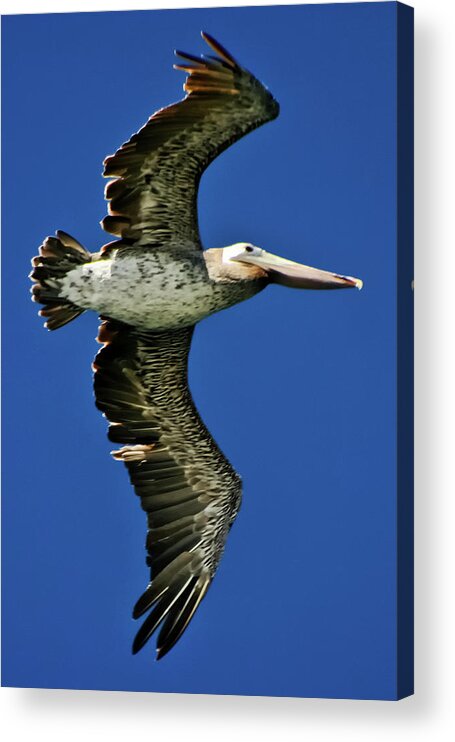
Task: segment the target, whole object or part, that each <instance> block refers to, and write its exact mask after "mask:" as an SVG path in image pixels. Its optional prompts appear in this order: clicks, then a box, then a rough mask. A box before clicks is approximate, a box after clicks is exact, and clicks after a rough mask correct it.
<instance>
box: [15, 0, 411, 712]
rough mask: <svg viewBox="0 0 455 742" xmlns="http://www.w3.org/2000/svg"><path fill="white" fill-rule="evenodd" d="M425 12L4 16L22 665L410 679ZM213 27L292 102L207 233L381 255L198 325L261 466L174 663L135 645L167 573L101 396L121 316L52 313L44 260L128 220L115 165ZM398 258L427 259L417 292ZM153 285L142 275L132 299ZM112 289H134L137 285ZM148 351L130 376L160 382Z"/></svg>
mask: <svg viewBox="0 0 455 742" xmlns="http://www.w3.org/2000/svg"><path fill="white" fill-rule="evenodd" d="M403 14H404V15H403ZM400 17H401V18H404V21H403V23H404V25H402V26H400V23H401V21H400ZM411 23H412V12H411V11H410V9H405V8H404V7H403V6H401V7H399V6H398V5H397V4H395V3H372V4H370V3H366V4H362V3H359V4H345V5H307V6H305V5H303V6H290V7H262V8H256V7H255V8H235V9H234V8H223V9H211V10H210V9H209V10H208V9H203V10H175V11H170V10H166V11H153V12H151V11H150V12H146V11H144V12H112V13H90V14H88V13H77V14H67V15H29V16H9V17H6V18H4V19H3V55H4V58H3V60H4V65H3V69H4V81H3V85H4V88H3V89H4V111H5V113H4V122H3V137H4V139H3V153H4V188H3V198H4V202H3V214H4V232H3V245H4V250H3V261H4V269H3V275H4V285H3V296H4V318H5V321H4V343H5V353H4V387H5V395H4V419H5V426H4V436H3V440H4V481H3V526H4V535H3V548H4V558H3V590H4V593H3V683H4V684H5V685H9V686H27V687H40V688H80V689H114V690H136V691H161V692H185V693H217V694H252V695H278V696H320V697H345V698H359V699H361V698H376V699H395V698H397V697H399V696H402V695H406V694H407V693H409V692H411V681H410V680H409V677H410V670H409V668H410V662H411V659H412V657H411V654H412V651H411V650H409V646H410V645H409V642H408V644H407V645H406V646H407V647H408V650H407V651H408V655H407V657H406V658H405V662H406V667H405V673H407V676H406V677H407V678H408V681H407V683H404V684H403V683H401V684H400V673H402V672H403V668H402V665H401V664H400V662H401V655H400V653H401V652H402V648H401V646H402V645H401V644H400V642H403V640H405V641H407V640H408V637H409V636H410V634H411V632H412V623H411V620H410V618H409V611H410V610H411V609H410V606H411V603H410V602H409V601H408V603H407V604H406V606H404V609H403V610H404V611H408V613H403V614H402V615H403V616H405V618H404V619H400V605H401V604H400V601H402V596H403V595H407V594H408V592H409V590H410V589H411V587H412V586H411V583H410V580H409V564H410V562H409V548H408V545H409V529H410V527H411V526H410V523H409V519H408V518H409V514H408V510H409V507H408V506H409V500H406V501H403V500H400V497H401V494H400V492H399V491H398V490H397V477H398V478H399V466H398V454H397V389H398V377H397V368H399V365H398V366H397V364H399V363H400V357H397V317H398V318H399V312H400V302H403V301H404V305H405V310H403V311H405V313H406V312H407V311H408V307H409V306H410V305H409V299H406V300H402V299H401V298H400V291H401V290H402V289H403V287H404V286H405V287H406V291H407V292H408V293H407V294H406V296H408V294H409V295H410V278H411V275H410V274H409V275H408V273H407V272H406V271H407V270H408V268H407V267H406V266H405V267H404V268H400V266H402V265H404V264H402V263H401V262H400V252H399V250H398V247H397V228H398V234H404V233H403V228H401V227H400V221H399V217H400V214H398V212H397V203H398V204H399V203H400V201H399V199H398V191H397V163H398V162H399V160H398V159H397V136H398V135H399V134H400V132H399V130H398V128H397V127H398V123H397V121H398V122H399V119H397V115H398V113H399V110H400V108H399V106H400V104H398V108H397V71H398V80H400V77H399V75H400V64H401V63H403V64H404V68H405V69H406V70H407V73H406V74H408V78H406V77H404V78H403V82H402V89H401V96H402V98H401V99H402V100H404V99H406V100H409V96H410V95H411V88H410V82H409V70H411V69H412V57H411V49H410V44H411V34H412V31H411ZM201 29H204V30H206V31H207V32H208V33H210V34H212V35H213V36H214V37H215V38H216V39H218V40H219V41H220V42H221V43H222V44H223V45H224V46H225V47H226V48H227V49H229V51H230V52H231V53H232V54H233V55H234V56H235V58H236V59H238V60H239V62H240V63H241V64H242V65H244V66H245V67H246V68H247V69H249V70H251V71H252V72H253V73H254V74H255V75H256V76H257V77H258V78H259V79H260V80H261V81H264V83H266V85H267V86H268V88H269V89H270V91H272V92H273V95H274V96H275V97H276V99H277V101H279V104H280V107H281V112H280V115H279V117H278V118H276V119H275V120H273V121H271V122H269V123H267V124H266V125H264V126H262V127H261V128H258V130H257V131H255V132H254V133H252V134H251V135H249V136H247V137H245V138H243V139H241V140H240V141H239V142H237V143H236V144H235V145H234V146H232V147H230V148H229V149H228V150H227V151H225V152H223V153H222V154H221V155H220V157H218V158H217V159H216V161H215V162H214V163H213V164H212V165H211V166H210V168H209V169H208V171H207V172H206V173H205V174H204V176H203V178H202V181H201V186H200V194H199V222H200V231H201V236H202V241H203V244H204V246H205V247H219V246H225V245H232V244H236V243H239V242H245V243H248V244H250V245H254V246H260V248H262V249H264V250H265V251H267V252H270V253H273V254H275V255H280V256H283V257H285V258H288V259H290V260H293V261H296V262H298V263H303V264H305V265H310V266H318V267H321V268H324V269H331V270H333V271H335V272H336V273H337V274H339V275H354V276H358V277H360V278H361V279H362V280H363V281H364V288H363V290H362V291H361V292H358V291H356V290H352V291H309V290H290V289H289V288H286V287H285V286H280V285H271V286H269V287H268V288H266V290H265V291H263V292H261V293H259V294H258V295H257V296H255V297H254V298H252V299H251V300H249V301H247V302H244V303H239V304H236V305H235V306H233V307H231V308H230V309H227V310H226V311H222V312H219V313H215V314H213V316H210V317H209V318H207V319H204V320H203V321H202V322H201V323H200V324H199V325H198V326H197V328H196V331H195V335H194V339H193V344H192V349H191V356H190V384H191V389H192V392H193V396H194V399H195V401H196V403H197V406H198V409H199V411H200V413H201V416H202V418H203V419H204V421H205V423H206V425H207V428H208V429H209V430H210V431H211V433H212V434H213V436H214V438H215V440H216V441H217V443H218V444H219V446H220V448H221V450H222V451H223V452H224V454H225V455H226V457H227V458H228V460H229V461H230V462H231V463H232V466H233V467H234V468H235V470H236V471H237V472H239V473H240V474H241V476H242V479H243V503H242V507H241V509H240V512H239V515H238V517H237V519H236V521H235V523H234V525H233V527H232V530H231V531H230V533H229V537H228V539H227V545H226V549H225V553H224V555H223V557H222V559H221V561H220V565H219V568H218V570H217V573H216V575H215V577H214V580H213V583H212V584H211V586H210V589H209V590H208V592H207V595H206V596H205V597H204V599H203V601H202V602H201V604H200V606H199V608H198V609H197V611H196V614H195V616H194V618H193V620H192V621H191V623H190V625H189V627H188V629H187V630H186V631H185V633H184V634H183V636H182V637H181V639H180V640H179V641H178V642H177V644H176V645H175V646H174V647H173V648H172V650H171V651H170V652H169V653H168V654H167V655H166V656H165V657H164V658H163V659H162V660H160V661H159V662H156V661H155V647H154V645H155V640H156V634H155V635H154V636H153V637H152V639H151V640H150V641H149V643H148V644H147V645H146V646H145V647H144V648H143V649H142V651H141V652H139V653H138V654H137V655H133V654H132V653H131V643H132V641H133V638H134V635H135V633H136V631H137V628H138V622H134V621H133V620H132V618H131V609H132V606H133V605H134V603H135V601H136V600H137V598H138V597H139V595H141V593H142V592H143V591H144V589H145V588H146V586H147V583H148V580H149V569H148V567H146V565H145V563H144V557H145V551H144V538H145V532H146V519H145V514H144V512H143V511H142V510H141V508H140V503H139V500H138V498H136V497H135V496H134V494H133V489H132V487H131V485H130V483H129V481H128V477H127V473H126V471H125V470H124V467H123V465H121V464H120V463H115V462H113V461H112V460H111V459H110V457H109V451H110V450H111V449H112V448H114V447H119V445H118V444H115V443H114V444H113V443H110V442H109V441H108V440H107V438H106V428H107V422H106V420H105V419H103V417H102V416H101V414H100V412H99V411H97V410H96V409H95V406H94V399H93V392H92V381H91V371H90V364H91V363H92V360H93V357H94V354H95V352H96V351H97V350H99V346H98V345H97V344H96V343H95V336H96V334H97V327H98V319H97V316H96V313H95V312H85V313H84V314H82V315H81V316H80V317H78V318H76V319H75V320H74V321H71V322H70V323H69V324H68V325H67V326H65V327H63V328H62V329H59V330H58V331H56V332H52V333H50V332H47V331H45V330H44V329H43V327H42V324H43V320H42V319H40V318H39V317H38V316H37V309H38V308H39V306H38V305H37V304H32V303H31V301H30V297H29V294H28V285H27V274H28V272H29V270H30V259H31V258H32V256H33V255H36V254H37V249H38V246H39V245H40V244H41V242H42V240H43V238H44V237H45V236H46V235H52V234H54V232H55V230H56V229H62V230H65V231H66V232H68V233H69V234H71V235H74V236H75V237H76V238H77V239H78V240H80V242H81V243H82V244H83V245H84V246H86V247H87V248H88V249H89V250H90V251H92V252H95V251H97V250H99V249H100V247H101V245H103V244H104V243H106V242H108V241H109V240H110V239H111V238H110V237H109V236H106V234H105V233H103V232H102V231H101V230H100V227H99V225H98V222H99V220H100V219H102V218H103V217H104V216H105V214H106V204H105V202H104V200H103V186H104V183H103V181H102V179H101V177H100V170H101V163H102V160H103V159H104V158H105V157H106V156H107V155H109V154H112V153H113V152H115V150H116V149H117V148H118V147H119V146H120V144H121V143H122V142H124V141H126V140H127V139H128V138H129V137H130V136H131V134H132V133H133V132H134V131H137V129H138V128H139V127H140V126H142V125H143V124H144V123H145V122H146V121H147V118H148V117H149V116H150V115H151V113H152V112H154V111H156V110H157V109H159V108H161V107H163V106H165V105H168V104H170V103H172V102H173V101H176V100H178V99H179V98H180V97H181V96H182V91H181V88H182V83H183V81H184V73H183V72H177V71H174V70H173V69H172V63H173V62H174V61H175V60H174V57H173V50H174V48H178V49H184V50H185V51H188V52H190V53H192V54H196V55H199V54H201V53H203V52H206V51H207V47H206V45H205V43H204V42H203V40H202V39H201V37H200V31H201ZM400 29H401V31H400ZM403 29H404V31H403ZM402 32H403V34H404V35H403V36H400V33H402ZM401 38H403V40H404V41H403V44H404V46H403V50H404V51H400V50H399V49H398V50H397V39H398V44H399V43H400V39H401ZM400 54H401V57H400ZM400 59H401V62H400ZM397 63H398V67H397ZM219 69H221V78H218V80H219V79H221V80H222V81H223V80H224V82H222V84H224V85H227V84H229V85H230V84H232V82H228V83H226V82H225V80H226V79H227V78H226V74H227V75H228V77H229V75H232V69H230V68H229V63H228V65H227V67H221V68H219ZM226 70H227V72H226ZM218 74H219V73H218ZM223 74H224V77H223ZM220 84H221V83H220ZM199 95H201V94H200V93H199ZM406 96H407V97H406ZM235 97H236V96H235V94H232V95H231V97H230V101H231V99H232V100H234V99H235ZM399 100H400V98H399ZM230 104H231V103H230ZM406 120H407V121H408V123H409V121H410V119H409V114H408V118H407V119H406ZM219 124H220V126H221V121H220V122H219ZM409 132H411V129H409ZM411 133H412V132H411ZM217 136H219V131H218V127H215V129H214V131H213V134H212V138H216V137H217ZM398 141H400V139H398ZM409 141H410V140H409V137H408V139H406V136H405V137H404V138H403V146H404V147H405V148H406V147H408V146H409V144H408V142H409ZM185 166H186V165H185ZM179 167H183V165H181V163H180V165H179ZM179 167H176V169H175V173H174V176H173V178H172V179H171V181H172V182H174V183H175V182H177V180H178V178H179V172H180V171H179ZM406 167H407V170H406V173H405V176H406V178H407V180H406V181H403V183H404V185H407V187H408V191H407V193H408V194H409V193H410V190H409V183H410V180H409V179H410V177H411V170H410V165H409V166H408V165H406ZM171 181H168V185H167V186H166V187H167V188H170V182H171ZM188 189H189V190H190V186H188ZM184 190H185V189H184V188H183V191H184ZM183 191H182V192H183ZM184 196H185V194H184V193H183V196H182V197H184ZM132 198H133V197H132ZM397 199H398V201H397ZM133 202H134V198H133ZM135 203H137V201H136V202H135ZM171 206H172V205H171ZM409 208H410V207H409V203H407V204H404V206H403V211H402V213H401V218H402V219H404V218H406V215H407V214H408V215H409ZM406 209H407V211H406ZM181 224H182V220H179V222H178V228H180V226H181ZM403 224H404V232H406V224H405V223H404V222H403ZM400 228H401V232H400ZM112 239H115V237H112ZM404 239H405V240H407V245H410V243H409V235H407V234H404ZM128 249H129V250H131V247H129V248H128V247H127V248H125V250H128ZM400 249H401V247H400ZM242 250H243V248H242ZM69 253H70V256H73V257H74V256H75V255H76V254H77V248H74V247H73V248H70V249H69ZM242 254H243V257H244V258H245V252H244V251H243V253H242ZM407 254H408V255H410V254H411V253H410V247H409V251H408V253H407ZM236 255H237V257H238V253H236ZM234 257H235V256H234ZM226 265H227V266H228V268H229V269H231V268H232V266H233V265H234V266H236V265H237V266H238V265H240V266H243V267H245V266H247V263H245V261H244V262H243V263H242V262H240V263H239V262H238V261H237V263H236V262H235V261H229V260H228V262H227V263H226ZM250 266H251V263H250ZM269 268H270V266H269ZM281 268H283V265H281ZM274 270H275V274H274V275H275V276H276V265H275V268H274ZM291 270H292V271H295V270H297V272H298V269H295V268H292V269H291ZM397 270H398V272H399V271H400V270H404V271H405V275H404V281H403V284H402V285H401V284H400V285H399V286H398V289H399V291H398V295H397ZM46 275H48V274H46ZM261 275H263V276H264V275H267V273H266V274H261ZM42 277H43V273H42V274H41V278H42ZM288 278H289V276H288ZM408 279H409V280H408ZM43 280H44V279H43ZM333 280H340V279H333ZM114 288H115V287H114ZM136 289H137V285H136V282H135V281H133V282H132V284H131V286H130V291H131V294H132V296H137V294H135V293H134V292H135V291H136ZM403 290H404V289H403ZM49 291H50V293H51V295H53V296H55V294H52V289H49ZM114 293H115V295H116V299H117V298H118V300H119V301H120V300H122V301H124V300H125V296H126V299H127V298H128V297H127V294H128V292H127V291H126V290H125V285H120V289H119V290H117V291H116V292H114ZM397 296H398V301H397ZM403 296H404V294H403ZM190 302H191V299H190ZM145 304H146V302H145V303H144V307H142V306H139V310H142V309H144V312H145V311H146V306H145ZM404 305H403V306H404ZM135 307H136V309H137V308H138V302H137V300H136V299H135ZM174 308H175V305H174ZM117 329H118V328H117ZM400 331H401V330H400ZM122 332H123V330H122ZM408 340H409V337H408V336H406V338H405V339H404V340H403V343H402V344H401V346H400V347H402V348H405V349H406V348H408V344H407V343H408ZM135 342H136V341H135ZM116 347H117V346H116ZM128 347H130V346H128ZM134 348H136V346H134ZM131 352H132V354H133V356H134V353H136V352H137V351H136V350H134V349H133V351H131ZM125 353H126V351H125ZM144 353H145V351H144ZM146 355H147V354H146ZM147 357H149V358H150V356H147ZM408 357H410V356H408ZM134 358H135V359H136V360H137V356H134ZM134 368H135V369H136V370H134V369H133V371H130V376H128V374H125V375H124V376H123V377H122V378H123V379H125V378H126V379H127V380H129V381H131V378H133V377H134V374H136V377H134V378H137V373H139V372H138V371H137V367H134ZM131 374H133V377H132V376H131ZM114 376H115V373H114ZM106 384H107V386H109V384H108V382H106ZM404 386H405V385H404ZM135 388H136V387H134V384H133V386H132V387H131V386H130V387H128V389H127V392H126V394H127V396H128V394H130V395H131V394H133V392H134V389H135ZM131 389H133V392H131ZM111 391H112V390H111ZM134 393H136V392H134ZM133 397H134V394H133ZM135 399H136V398H135ZM136 401H137V400H136ZM119 404H120V407H121V404H123V403H119ZM122 409H123V408H122ZM110 412H111V417H112V416H113V417H114V419H115V414H116V413H115V412H112V409H111V410H110ZM134 414H136V413H134ZM134 414H133V413H132V415H133V418H134ZM152 417H153V415H152ZM134 419H136V418H134ZM406 426H407V427H406ZM406 426H405V428H406V429H405V431H404V433H405V435H407V436H408V438H409V435H408V434H409V426H408V424H407V423H406ZM149 435H150V431H149ZM138 440H139V442H141V439H140V436H139V438H138V436H137V435H136V438H134V436H133V443H137V442H138ZM147 440H148V441H149V443H150V440H151V439H150V438H149V439H147ZM409 440H410V439H409ZM186 442H187V444H188V445H189V444H190V443H191V440H190V441H188V437H187V439H186ZM120 445H121V443H120ZM150 450H152V449H150ZM174 455H175V454H174ZM174 464H175V460H174ZM182 466H183V465H182ZM207 467H208V468H209V465H208V464H207ZM207 470H208V469H207ZM187 473H188V472H187V471H186V473H185V471H184V473H183V476H184V477H185V476H187ZM205 473H207V471H205ZM202 474H204V472H202ZM178 477H180V478H181V477H182V473H181V468H180V469H179V471H178V472H177V478H178ZM403 481H404V480H403ZM179 482H180V480H179ZM185 483H187V480H185ZM175 486H177V485H175ZM179 486H182V484H181V482H180V484H179ZM229 486H232V483H231V485H229ZM406 491H407V492H409V490H408V489H407V490H406ZM403 503H404V505H403ZM406 503H407V504H406ZM224 517H225V518H226V516H224ZM397 518H398V520H397ZM224 524H226V520H225V521H224ZM406 527H407V531H406ZM224 528H226V525H224ZM397 529H398V530H397ZM406 534H407V535H406ZM212 538H213V534H212ZM399 539H402V542H401V544H400V540H399ZM403 544H404V545H403ZM198 548H199V547H198ZM400 549H401V551H400ZM400 555H401V556H400ZM400 559H402V561H401V562H400ZM403 564H405V565H407V567H406V569H407V572H406V571H405V572H403V571H401V572H400V565H403ZM400 580H401V585H400ZM398 588H400V590H399V589H398ZM406 591H407V592H406ZM406 599H407V598H406ZM407 600H408V599H407ZM400 621H401V623H400Z"/></svg>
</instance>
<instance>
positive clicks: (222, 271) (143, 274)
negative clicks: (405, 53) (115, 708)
mask: <svg viewBox="0 0 455 742" xmlns="http://www.w3.org/2000/svg"><path fill="white" fill-rule="evenodd" d="M202 36H203V38H204V40H205V41H206V42H207V43H208V44H209V46H210V47H211V48H212V50H213V51H214V52H215V54H216V56H212V55H208V56H201V57H195V56H192V55H190V54H184V53H182V52H176V54H177V55H178V56H179V57H180V58H181V59H183V60H184V61H183V62H182V63H180V64H177V65H175V67H176V68H177V69H179V70H183V71H184V72H186V73H187V75H188V76H187V78H186V82H185V85H184V90H185V91H186V97H185V98H184V99H183V100H181V101H179V102H178V103H174V104H173V105H170V106H168V107H167V108H163V109H161V110H159V111H157V112H156V113H155V114H154V115H153V116H152V117H151V118H150V119H149V121H148V122H147V123H146V124H145V126H144V127H143V128H142V129H140V130H139V131H138V132H137V133H136V134H134V135H133V136H132V137H131V139H130V140H129V141H128V142H126V143H125V144H123V145H122V146H121V147H120V149H119V150H118V151H117V152H116V153H115V154H114V155H112V156H111V157H108V158H107V159H106V160H105V163H104V164H105V169H104V175H105V176H106V177H107V178H114V180H111V181H110V182H109V183H108V185H107V187H106V194H105V195H106V199H107V200H108V202H109V214H108V216H106V217H105V218H104V220H103V222H102V226H103V227H104V229H105V230H106V231H107V232H110V233H111V234H114V235H116V236H117V237H118V238H120V239H117V240H115V241H113V242H110V243H109V244H107V245H105V246H104V247H103V248H102V249H101V251H100V252H99V253H90V252H88V251H87V250H86V249H85V248H84V247H82V245H81V244H80V243H79V242H77V240H75V239H74V238H72V237H70V236H69V235H68V234H66V233H65V232H60V231H58V232H57V233H56V237H48V238H47V239H46V240H44V243H43V244H42V245H41V247H40V251H39V256H38V257H35V258H34V259H33V261H32V264H33V267H34V268H33V271H32V273H31V278H32V279H33V281H34V285H33V287H32V292H33V298H34V299H35V301H38V302H40V303H41V304H43V305H44V308H43V309H41V311H40V314H41V315H43V316H44V317H46V319H47V321H46V327H47V328H48V329H50V330H55V329H57V328H59V327H62V325H65V324H66V323H67V322H70V321H71V320H72V319H74V318H75V317H77V316H78V315H79V314H81V313H82V312H83V311H85V310H87V309H91V310H95V311H96V312H97V313H98V314H100V315H101V319H102V323H101V326H100V332H99V338H98V339H99V341H100V343H102V344H103V347H102V349H101V350H100V351H99V353H98V354H97V356H96V359H95V363H94V369H95V381H94V387H95V396H96V405H97V407H98V408H99V409H100V410H101V411H102V412H103V413H104V415H105V416H106V418H107V419H108V420H109V423H110V426H109V438H110V440H111V441H114V442H115V443H118V444H121V447H120V448H119V449H118V450H116V451H114V452H113V456H114V458H115V459H117V460H119V461H123V462H124V463H125V464H126V467H127V469H128V472H129V476H130V478H131V482H132V484H133V486H134V489H135V491H136V494H137V495H138V496H139V497H140V498H141V505H142V508H143V509H144V510H145V512H146V514H147V526H148V532H147V541H146V548H147V552H148V556H147V563H148V565H149V567H150V568H151V580H150V583H149V585H148V587H147V588H146V590H145V592H144V593H143V595H142V596H141V597H140V598H139V600H138V601H137V603H136V605H135V607H134V612H133V615H134V617H135V618H138V617H139V616H142V615H144V614H146V613H147V614H148V615H147V617H146V618H145V621H144V622H143V624H142V626H141V627H140V629H139V631H138V633H137V635H136V638H135V640H134V644H133V652H137V651H138V650H139V649H141V647H142V646H143V645H144V644H145V643H146V641H147V640H148V639H149V638H150V636H151V635H152V634H153V632H154V631H155V630H156V629H157V627H158V626H161V629H160V633H159V636H158V641H157V658H158V659H159V658H160V657H163V656H164V655H165V654H166V653H167V652H168V651H169V650H170V649H171V647H172V646H173V645H174V644H175V642H176V641H177V640H178V639H179V637H180V636H181V635H182V633H183V631H184V630H185V629H186V627H187V625H188V623H189V621H190V620H191V618H192V616H193V615H194V612H195V610H196V608H197V607H198V605H199V603H200V602H201V600H202V598H203V597H204V595H205V593H206V591H207V589H208V587H209V585H210V583H211V581H212V578H213V576H214V574H215V571H216V568H217V565H218V563H219V561H220V558H221V555H222V553H223V549H224V545H225V542H226V538H227V535H228V532H229V529H230V528H231V526H232V524H233V522H234V519H235V517H236V515H237V512H238V509H239V505H240V499H241V480H240V477H239V476H238V474H237V473H236V472H235V471H234V469H233V468H232V466H231V465H230V463H229V461H227V459H226V458H225V456H224V455H223V453H222V452H221V450H220V449H219V448H218V446H217V444H216V443H215V441H214V440H213V438H212V436H211V435H210V433H209V431H208V430H207V428H206V427H205V425H204V423H203V422H202V420H201V418H200V416H199V414H198V411H197V409H196V406H195V404H194V402H193V399H192V397H191V393H190V390H189V388H188V380H187V363H188V353H189V350H190V343H191V337H192V335H193V331H194V326H195V324H196V323H197V322H199V321H200V320H202V319H203V318H204V317H207V316H208V315H210V314H212V313H213V312H218V311H220V310H221V309H225V308H227V307H229V306H232V305H233V304H236V303H237V302H240V301H243V300H244V299H248V298H249V297H251V296H253V295H254V294H256V293H257V292H258V291H261V290H262V289H264V288H265V287H266V286H267V284H269V283H272V282H273V283H279V284H283V285H284V286H293V287H297V288H307V289H340V288H352V287H358V288H360V287H361V282H360V281H359V280H358V279H356V278H350V277H348V276H342V275H339V274H338V273H330V272H328V271H323V270H317V269H315V268H310V267H308V266H305V265H300V264H298V263H294V262H292V261H290V260H285V259H284V258H280V257H277V256H275V255H272V254H270V253H268V252H266V251H265V250H262V249H261V248H260V247H256V246H255V245H252V244H250V243H245V242H239V243H237V244H235V245H230V246H229V247H224V248H215V249H209V250H205V251H203V250H202V246H201V241H200V237H199V232H198V220H197V203H196V201H197V190H198V184H199V180H200V177H201V175H202V173H203V171H204V170H205V168H206V167H207V166H208V165H209V163H210V162H211V161H212V160H213V159H214V158H215V157H216V156H217V155H218V154H219V153H220V152H222V151H223V150H224V149H226V148H227V147H228V146H229V145H230V144H232V143H233V142H235V141H236V140H237V139H239V138H240V137H242V136H244V135H245V134H247V133H248V132H250V131H252V130H253V129H255V128H256V127H258V126H261V125H262V124H264V123H266V122H267V121H271V120H272V119H274V118H276V116H278V111H279V107H278V103H277V102H276V101H275V99H274V98H273V96H272V95H271V93H270V92H269V91H268V90H267V89H266V88H265V87H264V85H262V84H261V83H260V82H258V80H256V79H255V78H254V77H253V76H252V75H251V74H250V73H249V72H248V71H247V70H246V69H244V68H243V67H241V66H240V65H239V64H238V63H237V62H236V61H235V59H234V58H233V57H232V56H231V54H229V52H227V51H226V49H224V48H223V47H222V46H221V45H220V44H219V43H218V42H216V41H215V40H214V39H213V38H212V37H211V36H209V35H208V34H206V33H203V34H202Z"/></svg>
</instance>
